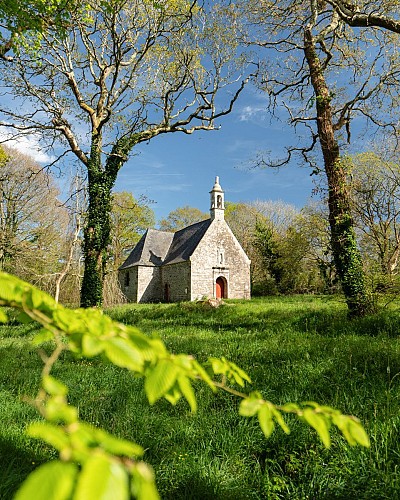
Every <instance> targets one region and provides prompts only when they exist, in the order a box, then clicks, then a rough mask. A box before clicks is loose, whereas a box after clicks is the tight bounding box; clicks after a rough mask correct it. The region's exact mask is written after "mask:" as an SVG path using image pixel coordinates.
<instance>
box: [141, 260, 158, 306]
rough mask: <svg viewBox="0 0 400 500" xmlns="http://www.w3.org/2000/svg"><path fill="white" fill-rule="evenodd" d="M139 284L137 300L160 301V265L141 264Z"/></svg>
mask: <svg viewBox="0 0 400 500" xmlns="http://www.w3.org/2000/svg"><path fill="white" fill-rule="evenodd" d="M137 284H138V285H137V286H138V291H137V302H158V301H160V300H162V296H161V291H160V289H161V287H160V284H161V273H160V268H159V267H155V266H139V267H138V278H137Z"/></svg>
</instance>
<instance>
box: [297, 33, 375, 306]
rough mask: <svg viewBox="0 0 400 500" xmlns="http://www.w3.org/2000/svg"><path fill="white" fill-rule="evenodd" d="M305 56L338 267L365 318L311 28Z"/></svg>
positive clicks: (355, 250)
mask: <svg viewBox="0 0 400 500" xmlns="http://www.w3.org/2000/svg"><path fill="white" fill-rule="evenodd" d="M304 53H305V57H306V60H307V63H308V66H309V69H310V76H311V83H312V85H313V88H314V93H315V101H316V111H317V126H318V134H319V141H320V144H321V149H322V154H323V158H324V165H325V172H326V176H327V180H328V205H329V224H330V228H331V241H332V252H333V257H334V261H335V266H336V270H337V273H338V277H339V280H340V282H341V285H342V289H343V293H344V295H345V297H346V302H347V306H348V308H349V315H350V316H363V315H365V314H366V313H368V311H369V310H370V303H369V300H368V297H367V293H366V287H365V279H364V271H363V267H362V260H361V255H360V252H359V250H358V248H357V242H356V238H355V232H354V227H353V220H352V217H351V212H350V199H349V195H348V190H347V182H346V172H345V170H344V168H343V165H342V163H341V161H340V151H339V145H338V142H337V140H336V138H335V130H334V125H333V117H332V108H331V104H330V102H331V95H330V92H329V89H328V86H327V84H326V81H325V77H324V74H323V69H322V67H321V63H320V60H319V58H318V54H317V52H316V50H315V43H314V39H313V36H312V33H311V29H310V28H306V30H305V32H304Z"/></svg>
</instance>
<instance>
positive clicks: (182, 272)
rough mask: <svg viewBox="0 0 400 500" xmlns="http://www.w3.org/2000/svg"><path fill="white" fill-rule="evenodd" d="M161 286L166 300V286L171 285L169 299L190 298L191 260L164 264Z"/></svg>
mask: <svg viewBox="0 0 400 500" xmlns="http://www.w3.org/2000/svg"><path fill="white" fill-rule="evenodd" d="M161 269H162V271H161V286H162V290H163V299H164V300H166V299H167V297H166V286H168V287H169V297H168V298H169V301H170V302H178V301H181V300H190V262H179V263H177V264H168V265H166V266H163V267H162V268H161Z"/></svg>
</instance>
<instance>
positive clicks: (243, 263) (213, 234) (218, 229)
mask: <svg viewBox="0 0 400 500" xmlns="http://www.w3.org/2000/svg"><path fill="white" fill-rule="evenodd" d="M221 254H222V262H221ZM191 263H192V273H191V276H192V283H191V290H192V292H191V300H196V299H199V298H201V297H203V296H208V297H215V281H216V279H217V278H218V277H219V276H222V277H224V278H225V279H226V281H227V284H228V290H227V293H228V298H230V299H249V298H250V260H249V259H248V258H247V256H246V254H245V253H244V251H243V249H242V247H241V246H240V244H239V242H238V241H237V239H236V238H235V236H234V235H233V233H232V231H231V230H230V228H229V226H228V225H227V223H226V222H225V221H224V220H214V221H213V222H212V223H211V225H210V227H209V228H208V230H207V232H206V234H205V235H204V236H203V238H202V240H201V242H200V243H199V245H198V246H197V248H196V250H195V251H194V252H193V254H192V256H191Z"/></svg>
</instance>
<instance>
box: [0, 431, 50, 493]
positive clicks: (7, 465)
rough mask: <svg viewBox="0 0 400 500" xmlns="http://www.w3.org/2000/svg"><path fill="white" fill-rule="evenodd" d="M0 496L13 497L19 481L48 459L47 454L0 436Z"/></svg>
mask: <svg viewBox="0 0 400 500" xmlns="http://www.w3.org/2000/svg"><path fill="white" fill-rule="evenodd" d="M0 456H1V457H2V460H1V465H0V498H2V499H4V500H5V499H11V498H13V497H14V495H15V493H16V491H17V490H18V488H19V486H20V485H21V483H22V482H23V481H24V480H25V479H26V477H27V476H28V475H29V474H30V473H31V472H32V471H33V470H34V469H36V468H37V467H38V466H39V465H41V464H42V463H45V462H46V461H47V460H49V456H45V454H39V453H36V452H34V451H33V450H29V449H28V448H27V447H26V446H24V448H20V447H19V446H16V445H15V444H14V443H12V442H11V441H7V439H5V438H4V437H0Z"/></svg>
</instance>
